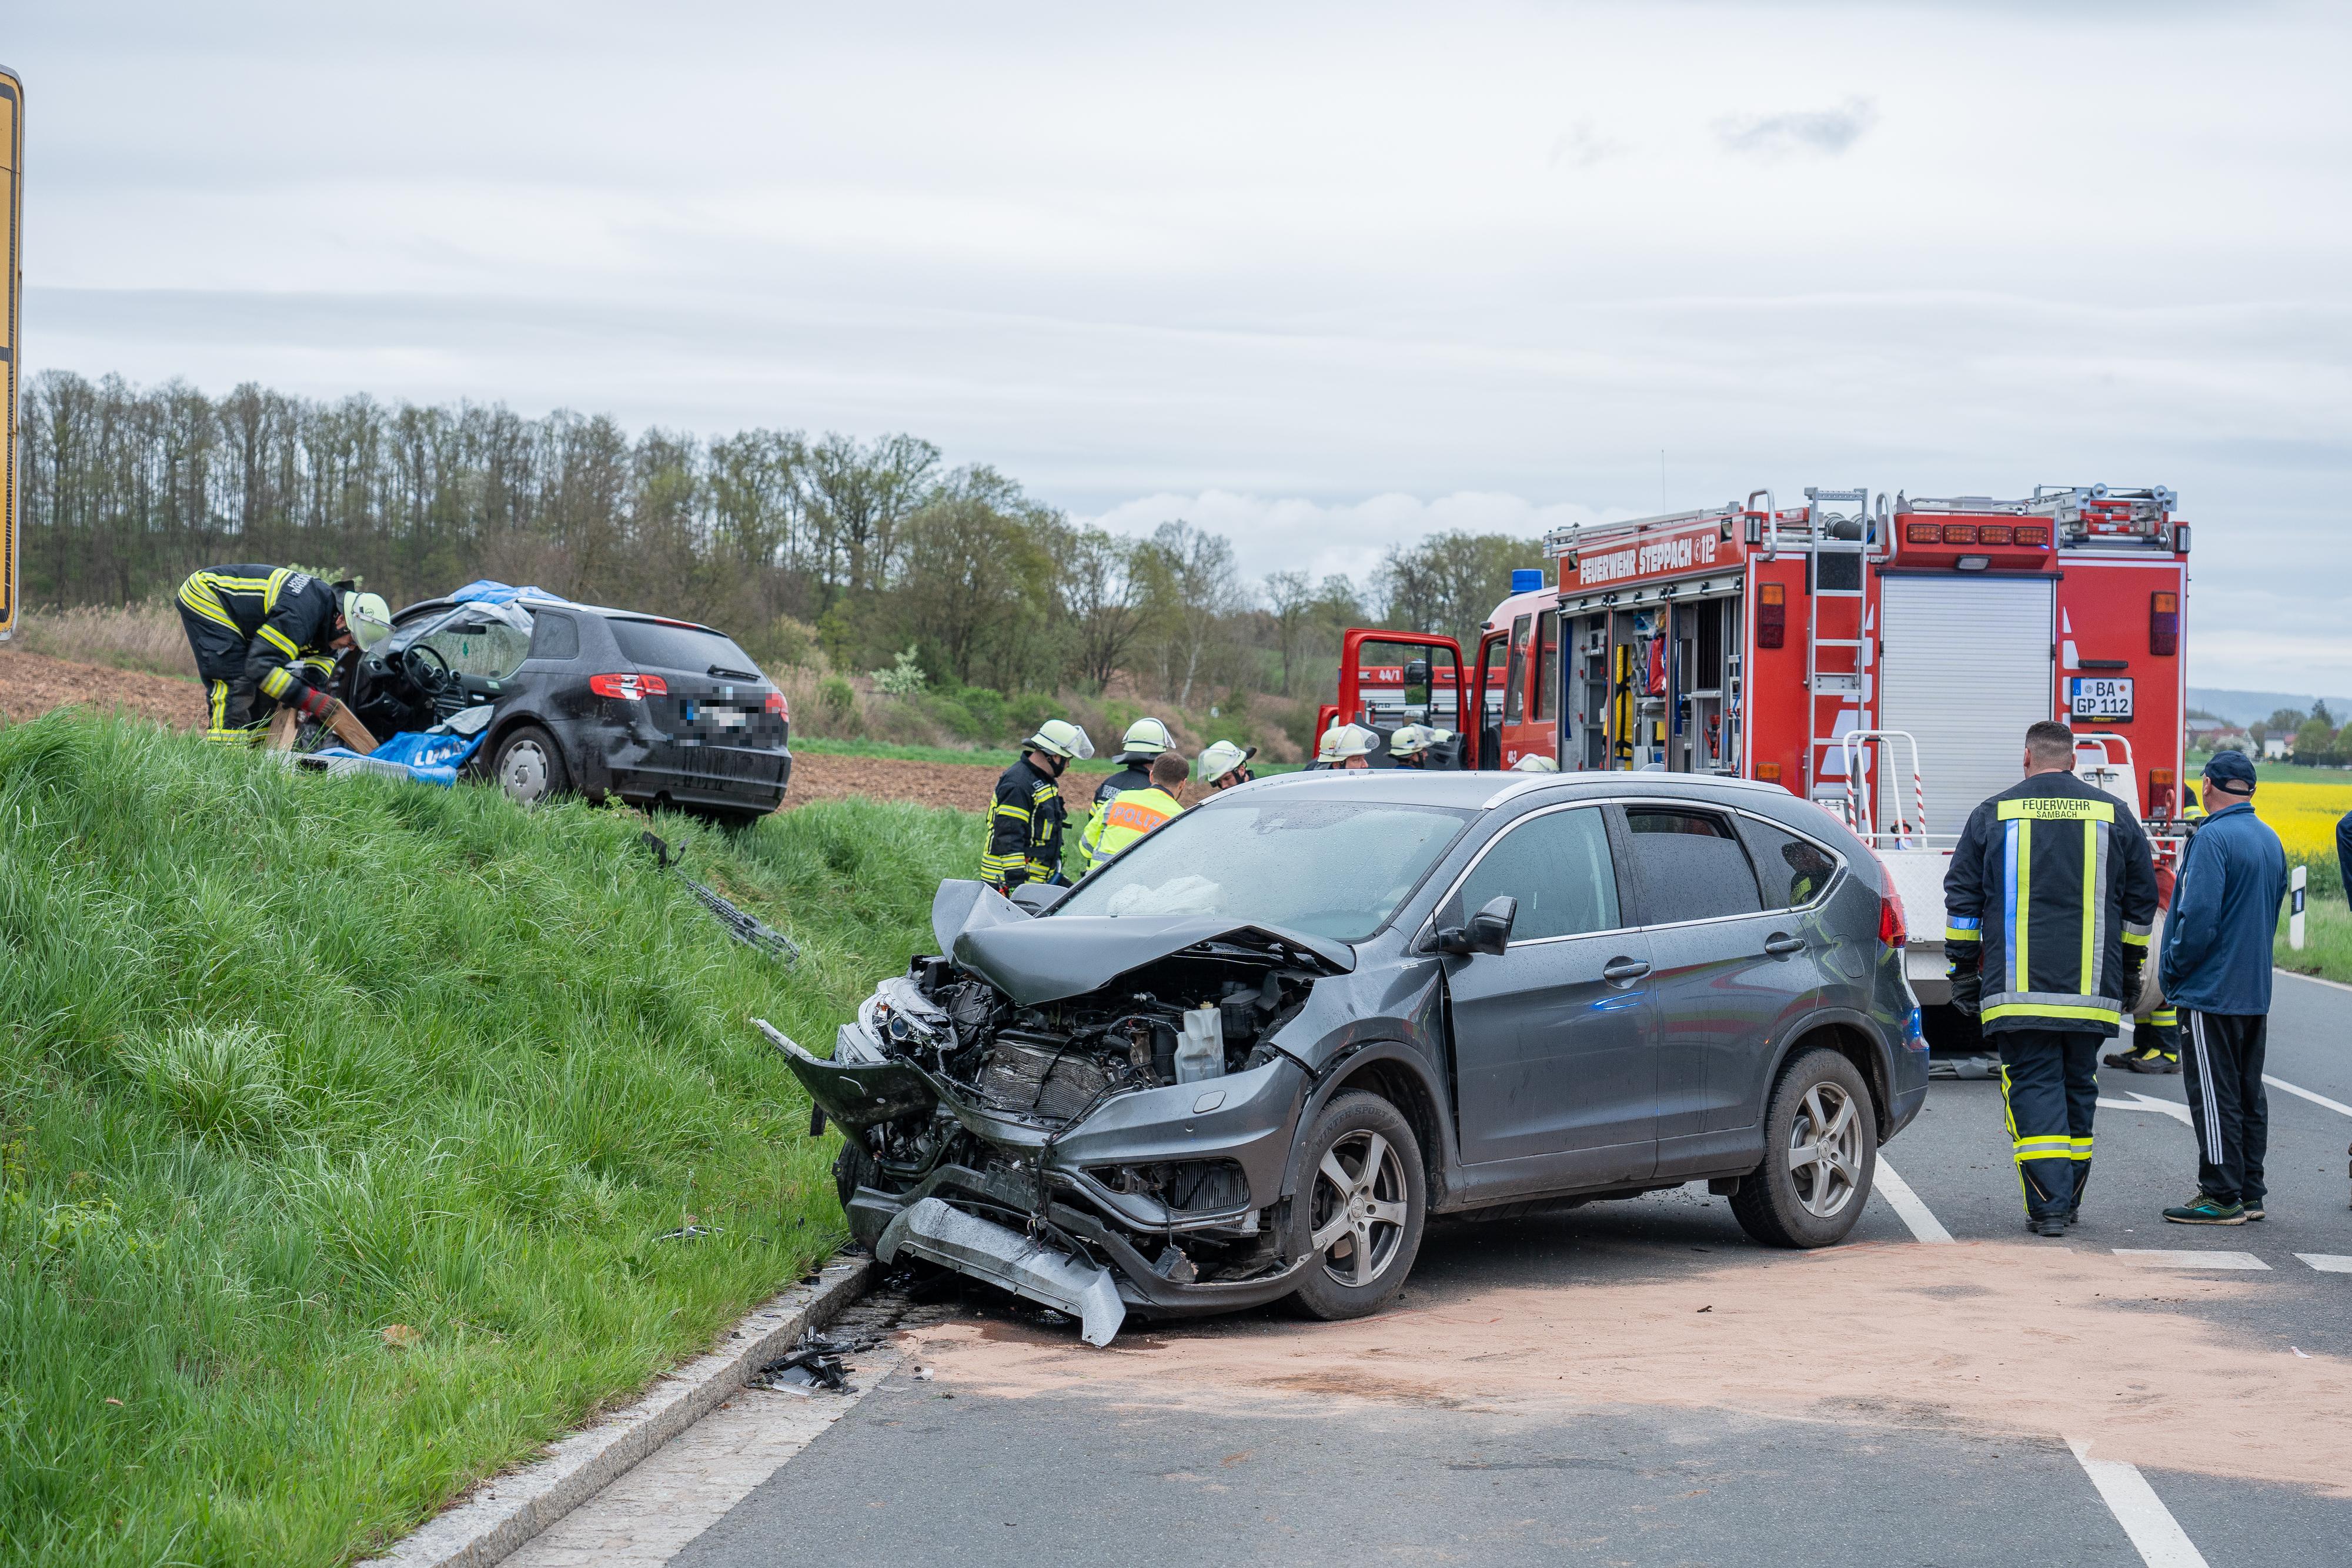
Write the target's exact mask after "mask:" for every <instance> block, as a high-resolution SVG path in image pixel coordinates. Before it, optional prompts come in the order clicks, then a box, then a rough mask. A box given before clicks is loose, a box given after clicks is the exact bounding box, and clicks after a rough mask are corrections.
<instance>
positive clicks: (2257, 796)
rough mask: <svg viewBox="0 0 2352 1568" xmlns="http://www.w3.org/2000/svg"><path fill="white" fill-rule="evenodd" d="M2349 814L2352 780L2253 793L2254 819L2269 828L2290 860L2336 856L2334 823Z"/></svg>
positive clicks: (2283, 785) (2268, 787)
mask: <svg viewBox="0 0 2352 1568" xmlns="http://www.w3.org/2000/svg"><path fill="white" fill-rule="evenodd" d="M2347 811H2352V779H2347V781H2346V782H2344V783H2341V784H2336V783H2326V784H2318V783H2304V782H2301V781H2297V782H2294V783H2292V784H2290V783H2284V782H2281V783H2276V784H2273V783H2271V782H2269V781H2267V780H2265V781H2264V782H2263V784H2262V785H2261V786H2260V787H2259V788H2257V789H2255V790H2254V815H2256V816H2258V817H2260V818H2261V819H2262V820H2263V821H2265V822H2268V823H2269V824H2270V825H2271V829H2272V831H2274V832H2276V833H2277V834H2278V836H2279V841H2280V842H2281V843H2283V844H2284V845H2285V846H2286V852H2287V858H2288V859H2290V860H2303V859H2320V858H2324V857H2327V856H2332V855H2334V854H2335V853H2336V819H2337V818H2339V817H2341V816H2343V815H2344V813H2345V812H2347Z"/></svg>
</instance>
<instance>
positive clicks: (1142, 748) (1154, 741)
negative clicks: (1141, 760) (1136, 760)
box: [1118, 718, 1176, 757]
mask: <svg viewBox="0 0 2352 1568" xmlns="http://www.w3.org/2000/svg"><path fill="white" fill-rule="evenodd" d="M1118 748H1119V750H1120V751H1121V752H1122V753H1123V754H1125V755H1127V756H1129V757H1157V756H1159V755H1160V753H1161V752H1163V751H1173V750H1175V749H1176V737H1174V736H1172V735H1171V734H1169V733H1168V727H1167V726H1166V725H1164V724H1162V723H1160V721H1159V720H1158V719H1156V718H1139V719H1137V720H1136V721H1135V722H1134V723H1133V724H1130V725H1129V726H1128V727H1127V733H1126V734H1125V735H1123V736H1121V737H1119V742H1118Z"/></svg>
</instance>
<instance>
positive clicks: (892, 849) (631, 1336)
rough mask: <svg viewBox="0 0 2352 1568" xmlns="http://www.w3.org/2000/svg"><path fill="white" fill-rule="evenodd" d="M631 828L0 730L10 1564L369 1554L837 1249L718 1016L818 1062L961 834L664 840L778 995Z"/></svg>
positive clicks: (172, 751)
mask: <svg viewBox="0 0 2352 1568" xmlns="http://www.w3.org/2000/svg"><path fill="white" fill-rule="evenodd" d="M641 825H642V824H641V823H640V822H639V821H638V820H637V819H636V818H635V814H634V813H630V812H625V811H621V810H592V809H590V808H588V807H586V806H583V805H577V804H573V805H565V806H561V807H557V808H554V809H551V810H541V811H532V812H525V811H522V810H517V809H516V808H514V807H513V806H511V805H510V804H509V802H507V801H506V800H504V799H502V798H501V797H499V795H497V794H496V793H495V792H492V791H489V790H486V789H474V788H466V789H456V790H443V789H430V788H424V787H418V786H412V785H404V784H397V783H393V782H390V781H386V780H380V779H365V778H356V779H323V778H319V777H315V776H298V775H293V774H289V773H287V772H285V771H283V770H281V769H279V768H277V767H275V766H273V765H272V764H271V763H270V762H269V761H268V759H266V758H260V757H257V756H253V755H249V754H231V753H228V752H224V751H221V750H218V749H215V748H208V747H205V746H204V745H202V744H201V743H199V742H195V741H193V740H187V739H181V738H174V737H168V736H165V735H164V734H163V733H162V732H160V731H158V730H155V729H152V728H151V727H144V726H140V725H137V724H133V723H123V722H118V721H107V720H100V719H93V718H89V717H86V716H77V715H73V714H58V715H52V716H48V717H46V718H41V719H37V720H35V721H33V722H31V723H27V724H22V725H17V726H14V727H8V728H5V729H0V1562H5V1563H44V1564H47V1563H92V1564H124V1565H129V1564H134V1563H135V1564H141V1565H142V1568H144V1565H151V1564H158V1563H202V1564H214V1563H239V1564H243V1563H250V1564H270V1565H273V1568H275V1565H278V1564H306V1563H337V1562H341V1561H344V1560H346V1559H348V1558H350V1557H352V1556H354V1555H357V1554H362V1553H363V1552H365V1551H366V1550H367V1549H369V1548H371V1547H373V1546H374V1545H377V1544H380V1543H381V1542H383V1541H385V1540H386V1539H387V1538H389V1537H391V1536H393V1535H394V1534H397V1533H398V1532H400V1531H403V1530H404V1529H406V1528H407V1527H409V1526H411V1525H413V1524H414V1523H415V1522H416V1521H419V1520H420V1519H422V1518H424V1517H425V1516H427V1515H428V1514H430V1513H431V1512H432V1511H434V1510H435V1508H436V1507H437V1506H438V1505H439V1504H440V1503H441V1502H443V1501H444V1500H446V1499H447V1498H449V1497H450V1496H452V1495H453V1494H454V1493H456V1492H457V1491H459V1490H463V1489H464V1488H465V1487H466V1486H467V1485H468V1484H469V1483H471V1482H472V1481H473V1480H475V1479H477V1478H479V1477H481V1476H484V1475H487V1474H489V1473H492V1472H494V1471H496V1470H497V1469H499V1468H500V1467H501V1466H503V1465H505V1464H508V1463H509V1462H511V1461H513V1460H515V1459H517V1458H521V1457H524V1456H526V1455H528V1454H529V1453H530V1451H531V1450H532V1449H533V1448H535V1447H536V1446H537V1445H539V1444H540V1443H541V1442H543V1441H544V1440H546V1439H547V1438H549V1437H552V1436H554V1435H556V1434H558V1433H559V1432H561V1431H562V1429H563V1428H565V1427H569V1426H571V1425H573V1424H575V1423H577V1422H579V1421H580V1420H582V1419H583V1418H584V1417H586V1416H590V1415H591V1414H593V1412H595V1411H596V1410H597V1409H599V1408H600V1407H601V1406H606V1405H608V1404H612V1403H615V1402H618V1401H620V1400H623V1399H625V1398H626V1397H627V1396H629V1395H630V1394H631V1393H632V1392H633V1391H635V1389H637V1388H639V1387H640V1386H642V1385H644V1384H645V1383H646V1381H647V1380H648V1378H649V1377H651V1376H652V1375H654V1374H655V1373H656V1372H657V1371H658V1370H659V1369H660V1368H662V1367H663V1366H664V1365H666V1364H670V1363H672V1362H674V1361H676V1360H677V1359H678V1358H679V1357H681V1356H684V1355H687V1354H692V1353H694V1352H696V1351H697V1350H698V1349H700V1348H702V1347H704V1346H705V1345H707V1343H709V1339H710V1337H711V1336H712V1335H713V1334H714V1333H715V1332H717V1331H718V1330H719V1327H720V1326H721V1325H722V1324H724V1323H725V1322H728V1321H729V1320H730V1318H731V1317H732V1316H733V1315H734V1314H736V1313H738V1312H740V1310H742V1309H743V1308H744V1307H745V1306H746V1305H747V1304H748V1303H751V1302H752V1301H756V1300H757V1299H759V1298H760V1297H761V1296H763V1295H764V1294H766V1293H768V1292H770V1291H773V1290H774V1289H776V1288H777V1287H778V1286H779V1285H781V1284H782V1283H784V1282H787V1281H791V1280H793V1279H794V1278H796V1277H798V1276H799V1275H800V1274H802V1273H803V1272H804V1271H805V1270H807V1269H808V1268H809V1267H810V1265H812V1264H813V1263H814V1262H815V1261H816V1260H819V1259H820V1258H822V1257H823V1256H824V1254H825V1253H826V1252H828V1251H829V1250H830V1249H831V1248H832V1247H833V1246H834V1245H835V1242H836V1240H837V1239H838V1229H839V1215H838V1211H837V1209H836V1208H835V1203H834V1199H833V1197H832V1192H831V1187H830V1185H829V1182H828V1180H827V1178H826V1176H825V1173H824V1167H825V1164H826V1161H827V1159H828V1157H829V1155H830V1147H829V1145H820V1144H819V1143H817V1142H815V1141H813V1140H811V1139H810V1138H808V1137H807V1135H806V1117H807V1105H806V1102H805V1101H804V1100H803V1097H802V1096H801V1095H800V1093H799V1092H798V1089H797V1087H796V1085H795V1084H794V1083H793V1081H792V1079H791V1077H790V1074H789V1073H788V1072H786V1071H784V1070H783V1068H782V1063H781V1062H780V1061H778V1060H777V1059H776V1058H775V1057H774V1056H773V1054H772V1052H769V1051H766V1050H765V1049H764V1047H762V1046H761V1045H760V1044H759V1042H758V1040H757V1038H756V1035H755V1033H754V1032H753V1031H752V1030H751V1029H750V1028H749V1026H748V1025H747V1024H746V1022H745V1019H746V1018H747V1017H748V1016H749V1015H751V1014H753V1013H759V1014H762V1015H763V1016H766V1017H768V1018H770V1019H772V1020H774V1021H775V1022H776V1023H777V1024H778V1025H779V1026H780V1027H782V1028H783V1029H785V1030H788V1031H790V1032H792V1033H793V1034H794V1035H795V1036H796V1037H800V1038H803V1039H805V1040H825V1039H826V1038H828V1037H829V1035H830V1032H831V1030H832V1029H833V1027H834V1024H835V1021H837V1020H838V1019H840V1018H842V1017H843V1016H845V1013H846V1011H847V1009H850V1008H851V1007H853V1006H854V1005H855V1003H856V1001H857V1000H858V998H860V997H862V996H863V994H864V993H865V992H866V989H867V988H869V987H870V985H871V983H872V981H873V980H874V978H875V977H876V976H877V972H881V971H887V970H890V969H895V968H897V967H899V966H900V965H902V964H903V963H904V962H905V959H906V956H907V954H908V952H909V951H910V950H913V949H915V948H918V947H921V946H925V945H926V944H927V942H928V920H927V915H928V911H929V901H930V895H931V892H932V889H933V888H934V887H935V886H936V885H937V883H938V881H939V879H940V876H942V875H944V874H952V873H957V872H964V873H969V870H970V868H971V862H972V860H973V859H974V857H975V856H976V854H977V849H976V845H977V843H978V832H979V829H978V824H977V822H976V821H974V820H973V819H971V818H970V817H965V816H961V815H959V814H957V813H953V812H945V811H926V810H920V809H919V808H915V807H908V806H881V805H871V804H866V803H863V802H848V803H845V804H822V805H815V806H810V807H807V808H803V809H802V810H796V811H793V812H789V813H786V814H784V815H782V816H781V817H777V818H773V819H771V820H769V821H765V822H763V823H761V825H760V826H759V827H758V828H756V829H755V830H752V831H749V832H745V833H741V834H736V835H725V834H720V833H718V832H714V831H705V830H702V829H700V828H698V827H696V826H693V825H691V824H688V823H685V822H682V821H666V822H665V823H664V824H663V831H665V832H667V833H668V834H670V835H671V836H672V837H673V838H676V839H682V840H683V841H685V842H686V844H687V846H688V854H689V862H688V866H689V870H691V871H692V872H693V873H694V874H697V875H698V876H700V877H702V878H703V879H704V880H706V881H710V882H714V883H717V884H718V885H719V886H720V887H721V888H723V889H724V890H726V891H727V892H728V893H729V894H730V895H731V896H733V897H735V898H736V899H737V900H738V902H740V903H741V904H745V905H746V906H748V907H750V908H751V909H753V910H755V911H756V912H758V913H760V914H761V915H764V916H765V917H766V918H768V919H769V920H770V921H771V922H772V923H773V924H776V925H780V926H782V927H783V928H784V929H786V930H789V931H790V932H792V933H793V935H794V936H796V937H797V938H798V939H799V940H800V942H801V943H802V944H803V946H804V947H805V949H806V954H807V956H806V957H805V958H804V959H803V962H802V964H801V965H800V967H799V968H798V969H797V970H794V971H792V972H787V971H785V970H784V969H783V968H782V967H779V966H777V965H776V964H774V963H773V962H772V961H771V960H769V959H767V958H765V957H763V956H760V955H758V954H755V953H753V952H751V950H749V949H747V948H744V947H741V946H737V945H735V944H733V943H731V942H730V941H729V940H728V938H727V936H726V935H725V934H724V932H723V931H722V930H721V929H720V928H719V925H717V924H716V923H715V922H714V921H712V920H711V919H710V918H709V916H708V915H707V914H705V913H704V912H703V911H702V910H701V909H700V908H699V907H698V905H696V904H694V903H693V902H692V901H691V899H690V898H689V897H688V895H687V894H686V893H685V892H684V890H683V889H682V888H680V887H679V886H678V884H677V880H676V879H675V878H674V877H670V876H665V875H662V874H660V873H656V870H655V869H654V867H653V865H652V862H651V860H650V858H649V857H648V856H647V855H646V853H645V852H644V851H643V850H641V849H640V848H639V847H638V846H637V844H636V842H635V834H636V832H637V831H638V829H639V828H640V826H641ZM689 1221H691V1222H692V1223H694V1224H696V1225H698V1226H699V1227H701V1228H705V1229H707V1230H709V1231H710V1232H712V1234H709V1235H707V1236H704V1237H701V1238H699V1239H682V1240H681V1239H662V1238H663V1236H664V1233H665V1232H670V1231H674V1230H677V1229H678V1228H681V1227H683V1226H685V1225H687V1224H688V1223H689Z"/></svg>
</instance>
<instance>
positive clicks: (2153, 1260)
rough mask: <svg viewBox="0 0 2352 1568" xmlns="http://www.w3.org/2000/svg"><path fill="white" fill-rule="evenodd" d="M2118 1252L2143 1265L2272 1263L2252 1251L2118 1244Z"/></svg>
mask: <svg viewBox="0 0 2352 1568" xmlns="http://www.w3.org/2000/svg"><path fill="white" fill-rule="evenodd" d="M2116 1257H2118V1258H2120V1259H2122V1260H2124V1261H2125V1262H2126V1263H2137V1264H2138V1265H2139V1266H2140V1267H2141V1268H2143V1269H2260V1270H2263V1271H2264V1272H2265V1273H2267V1272H2268V1271H2269V1270H2270V1265H2269V1264H2267V1263H2265V1262H2263V1260H2261V1259H2259V1258H2257V1257H2255V1256H2254V1255H2253V1254H2252V1253H2251V1252H2206V1251H2201V1250H2195V1249H2188V1248H2163V1247H2118V1248H2116Z"/></svg>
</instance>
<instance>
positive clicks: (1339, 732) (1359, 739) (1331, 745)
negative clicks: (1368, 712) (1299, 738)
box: [1315, 724, 1381, 762]
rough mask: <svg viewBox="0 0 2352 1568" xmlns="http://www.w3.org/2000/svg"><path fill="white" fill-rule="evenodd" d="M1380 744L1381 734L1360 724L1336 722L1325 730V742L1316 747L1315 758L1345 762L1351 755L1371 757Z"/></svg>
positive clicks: (1321, 760)
mask: <svg viewBox="0 0 2352 1568" xmlns="http://www.w3.org/2000/svg"><path fill="white" fill-rule="evenodd" d="M1380 746H1381V737H1380V736H1379V735H1377V734H1376V733H1374V732H1373V731H1371V730H1369V729H1366V728H1365V727H1363V726H1362V725H1360V724H1335V725H1333V726H1332V727H1330V728H1329V729H1328V730H1325V731H1324V732H1323V744H1322V745H1321V746H1319V747H1317V748H1316V751H1315V760H1316V761H1318V762H1345V761H1347V760H1348V758H1350V757H1370V755H1371V754H1372V753H1373V752H1375V751H1377V750H1379V749H1380Z"/></svg>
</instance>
